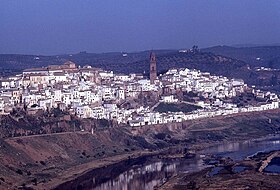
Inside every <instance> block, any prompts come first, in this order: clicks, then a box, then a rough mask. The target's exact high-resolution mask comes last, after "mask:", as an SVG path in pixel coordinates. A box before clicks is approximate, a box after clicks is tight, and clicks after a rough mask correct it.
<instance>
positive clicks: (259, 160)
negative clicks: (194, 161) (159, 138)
mask: <svg viewBox="0 0 280 190" xmlns="http://www.w3.org/2000/svg"><path fill="white" fill-rule="evenodd" d="M279 152H280V151H272V152H268V153H259V154H257V155H255V156H252V157H250V158H246V159H245V160H242V161H237V162H234V161H229V162H228V163H226V164H219V165H217V166H214V167H211V168H206V169H204V170H201V171H199V172H195V173H192V174H180V175H177V176H175V177H173V178H172V179H170V180H169V181H167V182H166V183H165V184H163V185H162V186H161V187H160V188H159V190H180V189H186V190H187V189H202V190H204V189H205V190H206V189H207V190H209V189H230V190H231V189H232V190H233V189H234V190H235V189H267V190H271V189H279V183H280V175H279V174H278V175H277V174H274V175H273V174H268V173H264V172H262V171H259V170H260V169H261V168H262V167H263V164H265V163H266V162H267V160H271V158H273V157H275V156H279Z"/></svg>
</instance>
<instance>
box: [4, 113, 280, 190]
mask: <svg viewBox="0 0 280 190" xmlns="http://www.w3.org/2000/svg"><path fill="white" fill-rule="evenodd" d="M279 114H280V112H279V110H273V111H267V112H259V113H247V114H243V115H235V116H227V117H222V116H221V117H217V118H211V119H202V120H196V121H186V122H184V123H172V124H171V125H170V124H168V125H165V124H164V125H156V126H154V127H150V126H146V127H142V128H125V127H113V128H108V129H106V130H98V131H95V132H94V134H90V133H89V132H87V131H84V132H75V133H74V132H72V133H69V132H68V133H57V134H52V135H50V134H46V135H34V136H23V137H14V138H5V139H2V138H0V157H1V162H0V189H8V188H15V189H18V188H19V186H25V185H27V186H29V185H31V186H32V187H33V188H34V189H45V188H46V187H49V188H50V187H54V186H56V185H58V184H61V183H63V182H65V181H69V180H71V179H74V178H76V177H77V175H80V174H82V173H84V172H85V171H89V170H92V169H94V168H98V167H102V166H104V165H110V164H112V163H115V162H118V161H120V160H125V159H127V158H130V156H132V157H133V156H134V157H137V155H139V153H144V152H147V150H148V153H156V152H157V151H158V150H160V149H163V148H164V149H165V148H167V147H173V148H172V150H173V151H179V150H181V148H182V147H188V148H190V149H192V150H197V149H200V148H204V147H207V146H209V145H210V144H211V145H213V144H215V143H221V142H229V141H238V140H248V139H252V138H257V137H260V136H264V135H268V134H273V133H277V132H278V133H279V130H280V128H279V126H280V121H279ZM269 119H271V122H272V124H270V123H269V122H268V120H269ZM29 120H30V119H29ZM175 147H177V148H175ZM168 153H170V152H165V154H168Z"/></svg>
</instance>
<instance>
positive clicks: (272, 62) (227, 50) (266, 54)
mask: <svg viewBox="0 0 280 190" xmlns="http://www.w3.org/2000/svg"><path fill="white" fill-rule="evenodd" d="M202 51H203V52H212V53H214V54H217V55H222V56H227V57H231V58H234V59H238V60H242V61H244V62H246V63H248V64H250V66H251V67H269V68H272V69H280V46H257V47H230V46H214V47H210V48H205V49H202Z"/></svg>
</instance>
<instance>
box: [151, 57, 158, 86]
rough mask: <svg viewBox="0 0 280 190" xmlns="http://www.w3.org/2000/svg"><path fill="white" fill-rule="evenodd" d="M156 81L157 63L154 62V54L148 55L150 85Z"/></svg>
mask: <svg viewBox="0 0 280 190" xmlns="http://www.w3.org/2000/svg"><path fill="white" fill-rule="evenodd" d="M156 79H157V62H156V55H155V53H154V52H152V53H151V55H150V80H151V84H154V83H155V80H156Z"/></svg>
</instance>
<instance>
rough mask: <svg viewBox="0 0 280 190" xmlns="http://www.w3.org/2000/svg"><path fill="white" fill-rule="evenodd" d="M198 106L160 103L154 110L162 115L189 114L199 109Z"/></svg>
mask: <svg viewBox="0 0 280 190" xmlns="http://www.w3.org/2000/svg"><path fill="white" fill-rule="evenodd" d="M200 108H201V107H200V106H195V105H190V104H186V103H179V104H175V103H170V104H167V103H160V104H159V105H158V106H157V107H156V108H155V109H154V110H155V111H157V112H160V113H164V112H184V113H187V112H191V111H194V110H197V109H200Z"/></svg>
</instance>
